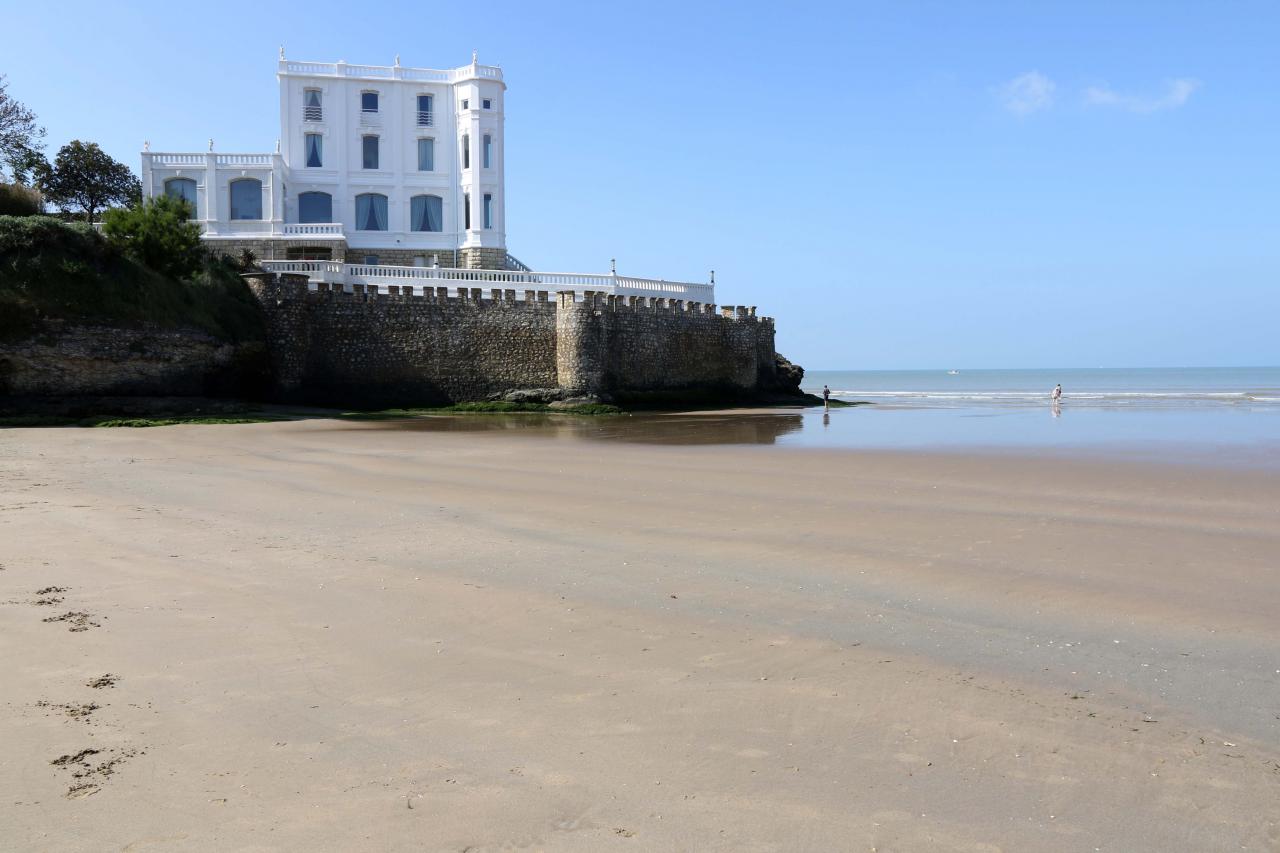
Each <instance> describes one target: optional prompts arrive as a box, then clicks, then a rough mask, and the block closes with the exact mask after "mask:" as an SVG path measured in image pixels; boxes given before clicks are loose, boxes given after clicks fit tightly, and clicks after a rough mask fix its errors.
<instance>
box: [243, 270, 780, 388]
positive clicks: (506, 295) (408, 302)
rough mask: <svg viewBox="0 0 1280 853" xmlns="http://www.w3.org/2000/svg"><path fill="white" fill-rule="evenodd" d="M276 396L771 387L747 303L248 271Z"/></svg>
mask: <svg viewBox="0 0 1280 853" xmlns="http://www.w3.org/2000/svg"><path fill="white" fill-rule="evenodd" d="M248 279H249V282H250V288H251V289H252V290H253V292H254V293H255V294H256V295H257V297H258V299H259V300H260V302H261V303H262V305H263V307H264V309H265V312H266V317H267V327H268V342H267V343H268V350H269V352H270V355H271V361H272V367H273V373H274V376H275V381H276V390H277V393H278V394H279V395H280V396H282V397H284V398H286V399H295V400H306V401H310V402H317V403H320V402H324V403H330V404H337V403H343V404H360V403H369V404H385V405H427V404H436V403H448V402H458V401H463V400H483V399H486V398H491V397H495V396H498V395H501V394H504V393H506V392H509V391H513V390H519V389H548V388H556V389H560V390H561V391H563V392H565V393H566V394H574V395H579V394H595V395H605V396H608V395H615V394H623V393H626V392H662V391H675V390H681V391H697V390H709V391H716V392H725V391H728V392H734V393H740V394H749V393H751V392H753V391H759V390H764V389H766V388H769V387H771V386H772V378H773V370H774V352H773V343H774V324H773V321H772V320H771V319H768V318H761V317H756V316H755V309H754V308H746V307H741V308H724V309H720V310H717V309H716V306H714V305H704V304H701V303H693V302H684V301H681V300H674V299H654V298H648V297H617V296H606V295H604V294H598V293H586V294H574V293H572V292H562V293H558V294H554V295H553V294H550V293H548V292H546V291H522V292H521V293H519V294H517V292H516V291H514V290H496V289H494V290H488V291H484V290H480V289H470V288H468V289H452V288H436V289H434V290H427V291H426V292H425V293H424V292H421V291H419V292H414V291H413V290H411V289H410V288H408V287H405V288H403V289H402V288H400V287H395V286H392V287H386V286H383V287H375V286H372V285H370V286H366V287H361V286H358V285H357V286H356V287H355V292H354V293H346V292H343V291H340V290H332V289H329V288H328V287H327V286H325V285H320V287H319V289H318V290H314V291H313V290H310V289H309V287H308V285H307V282H306V279H305V277H303V276H293V275H280V276H276V275H272V274H270V273H262V274H255V275H252V276H249V277H248Z"/></svg>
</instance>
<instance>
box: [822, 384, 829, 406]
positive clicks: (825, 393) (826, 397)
mask: <svg viewBox="0 0 1280 853" xmlns="http://www.w3.org/2000/svg"><path fill="white" fill-rule="evenodd" d="M822 408H824V409H829V408H831V389H830V388H828V387H827V386H826V385H823V386H822Z"/></svg>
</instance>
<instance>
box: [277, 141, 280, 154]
mask: <svg viewBox="0 0 1280 853" xmlns="http://www.w3.org/2000/svg"><path fill="white" fill-rule="evenodd" d="M276 153H277V154H279V153H280V140H279V139H277V140H276Z"/></svg>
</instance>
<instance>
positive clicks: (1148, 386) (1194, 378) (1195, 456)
mask: <svg viewBox="0 0 1280 853" xmlns="http://www.w3.org/2000/svg"><path fill="white" fill-rule="evenodd" d="M1059 383H1060V384H1061V385H1062V399H1061V401H1060V402H1059V403H1057V404H1054V402H1053V401H1052V399H1051V397H1050V395H1051V393H1052V391H1053V388H1054V386H1055V385H1057V384H1059ZM823 385H827V386H828V387H830V388H831V392H832V397H833V398H834V399H836V400H846V401H850V402H855V401H856V402H863V403H867V404H868V405H865V406H858V407H857V408H853V409H832V410H831V413H830V414H829V415H828V416H826V417H825V418H823V419H822V420H821V421H820V422H817V423H816V424H815V423H814V422H807V423H805V424H804V427H805V428H804V430H803V432H805V433H807V435H806V436H805V437H804V438H803V439H800V438H798V437H797V439H795V440H794V441H796V442H801V443H804V444H814V443H821V444H827V445H840V446H858V447H865V448H876V447H889V448H924V449H930V448H936V449H942V450H946V449H957V448H976V447H982V448H992V449H1000V448H1012V449H1050V450H1051V449H1062V450H1079V449H1095V450H1103V451H1107V452H1119V453H1122V454H1124V455H1126V456H1131V457H1135V458H1153V457H1157V458H1163V459H1185V460H1188V461H1204V460H1210V461H1220V462H1239V463H1242V464H1246V465H1250V466H1262V467H1268V468H1275V467H1280V367H1229V368H1228V367H1188V368H1069V369H1060V370H963V369H956V370H946V369H939V370H866V371H850V370H834V371H822V370H815V371H811V372H809V373H807V374H806V375H805V379H804V383H803V387H804V388H805V390H807V391H810V392H813V393H815V394H821V392H822V386H823ZM819 434H821V437H820V436H819ZM837 434H838V435H837Z"/></svg>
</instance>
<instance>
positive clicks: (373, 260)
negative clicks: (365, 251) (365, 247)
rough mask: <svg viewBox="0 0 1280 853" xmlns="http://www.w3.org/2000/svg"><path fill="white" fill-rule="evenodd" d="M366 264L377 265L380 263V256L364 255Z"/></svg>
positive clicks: (369, 265) (368, 265)
mask: <svg viewBox="0 0 1280 853" xmlns="http://www.w3.org/2000/svg"><path fill="white" fill-rule="evenodd" d="M364 265H365V266H367V267H376V266H377V265H378V256H377V255H365V256H364Z"/></svg>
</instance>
